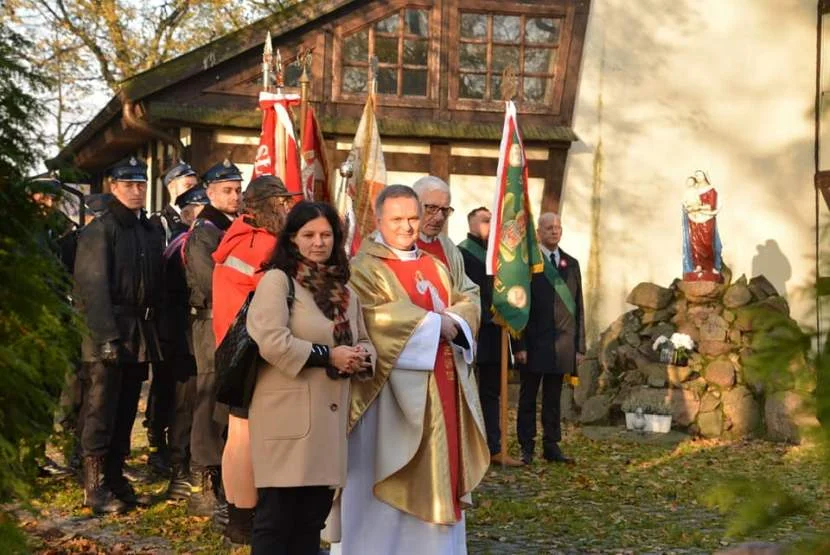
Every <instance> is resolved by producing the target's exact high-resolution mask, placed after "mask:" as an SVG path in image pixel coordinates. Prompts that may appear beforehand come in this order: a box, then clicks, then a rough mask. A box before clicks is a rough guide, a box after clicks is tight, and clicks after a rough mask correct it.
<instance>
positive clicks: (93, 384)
mask: <svg viewBox="0 0 830 555" xmlns="http://www.w3.org/2000/svg"><path fill="white" fill-rule="evenodd" d="M145 379H147V365H146V364H104V363H102V362H89V363H85V364H84V369H83V382H84V384H83V387H84V391H85V393H86V396H85V398H84V407H83V410H82V413H83V419H84V422H83V432H82V435H81V448H82V449H83V454H84V456H93V457H107V459H108V460H117V459H122V460H123V459H125V458H126V457H128V456H129V454H130V434H131V433H132V431H133V423H134V422H135V415H136V411H137V410H138V398H139V396H140V395H141V382H143V381H144V380H145Z"/></svg>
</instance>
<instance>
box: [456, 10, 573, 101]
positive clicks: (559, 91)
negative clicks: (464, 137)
mask: <svg viewBox="0 0 830 555" xmlns="http://www.w3.org/2000/svg"><path fill="white" fill-rule="evenodd" d="M462 13H480V14H482V15H487V16H488V17H489V19H488V26H487V27H488V30H487V39H486V43H484V42H482V44H488V48H487V52H488V56H487V72H486V73H485V75H491V74H492V72H490V67H491V65H492V60H491V57H492V54H491V51H492V48H491V47H490V46H492V45H493V44H494V42H493V40H492V25H491V24H489V21H492V17H493V16H502V15H504V16H525V17H532V18H541V17H552V18H560V19H562V26H561V28H560V36H559V47H558V49H557V51H558V52H557V58H556V66H555V69H554V73H553V91H552V93H550V98H551V99H550V102H549V103H544V104H541V103H529V102H525V101H523V100H522V98H521V92H522V91H521V90H520V91H517V98H516V99H515V100H516V105H517V107H518V109H519V111H520V112H521V113H526V114H544V115H553V116H557V115H559V114H560V112H561V109H562V95H563V91H564V87H565V79H566V78H567V75H566V73H567V67H568V60H569V58H570V48H571V42H572V39H573V32H574V13H575V3H574V2H573V1H572V0H553V1H551V2H550V4H549V5H545V6H542V5H536V4H512V5H506V4H503V3H500V2H495V1H492V0H482V1H479V2H476V3H475V4H471V5H459V3H456V5H454V6H453V8H452V9H451V10H450V14H449V21H448V29H449V44H450V48H449V50H450V52H449V99H448V107H449V108H450V109H451V110H471V111H478V112H500V111H503V110H504V102H503V101H502V100H486V99H485V100H482V99H472V98H459V96H458V94H459V85H458V79H459V76H460V75H461V74H462V73H466V72H462V71H460V60H459V57H460V54H461V48H460V45H461V14H462ZM520 33H521V34H520V39H519V44H518V45H517V46H518V48H519V56H520V59H521V58H523V57H524V50H525V43H524V34H525V26H524V25H522V26H521V30H520ZM496 45H497V46H498V44H496ZM516 69H517V70H520V69H521V68H516ZM469 73H476V72H469ZM518 73H519V74H521V72H520V71H519V72H518ZM526 76H528V77H533V76H534V75H533V74H527V75H526ZM487 81H489V79H488V80H487ZM485 86H488V87H489V86H490V85H489V83H487V84H486V85H485Z"/></svg>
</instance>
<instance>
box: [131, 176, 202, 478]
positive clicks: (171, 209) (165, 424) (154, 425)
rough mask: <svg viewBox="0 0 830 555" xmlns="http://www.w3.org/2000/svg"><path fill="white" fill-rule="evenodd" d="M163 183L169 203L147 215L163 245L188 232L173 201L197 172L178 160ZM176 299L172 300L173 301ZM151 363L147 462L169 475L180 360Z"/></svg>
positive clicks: (189, 185)
mask: <svg viewBox="0 0 830 555" xmlns="http://www.w3.org/2000/svg"><path fill="white" fill-rule="evenodd" d="M162 183H164V185H165V187H167V191H168V193H169V194H170V202H169V204H167V206H165V207H164V208H162V209H161V211H159V212H158V213H157V214H154V215H153V217H152V218H150V222H152V223H153V224H155V225H158V226H159V227H160V228H161V230H162V232H163V233H164V246H165V248H166V247H167V246H168V245H169V244H170V242H171V241H172V240H173V239H174V238H175V237H176V236H178V235H181V234H182V233H184V232H185V231H187V229H188V227H189V225H187V224H185V223H184V222H183V221H182V210H181V208H180V207H179V206H177V205H176V200H177V199H178V198H179V197H180V196H181V194H182V193H184V192H186V191H188V190H190V189H192V188H193V187H195V186H196V185H198V184H199V178H198V177H197V176H196V171H195V170H194V169H193V168H192V167H190V165H189V164H187V163H186V162H182V161H179V162H178V163H177V164H176V165H174V166H173V167H172V168H170V169H169V170H167V172H166V173H165V174H164V176H163V177H162ZM177 300H178V299H175V300H174V301H173V302H176V301H177ZM175 333H179V334H181V335H182V336H183V337H184V336H185V335H186V334H187V330H186V327H182V328H179V329H178V330H175ZM164 358H165V360H166V361H167V362H165V363H162V364H157V365H154V366H153V378H152V381H151V382H150V394H149V396H148V398H147V410H146V411H145V413H144V427H145V428H147V443H148V444H149V450H150V455H149V457H148V458H147V464H148V465H149V466H150V468H151V470H152V471H153V472H155V473H157V474H159V475H162V476H167V475H169V474H170V470H171V468H170V464H171V463H170V450H169V446H168V442H169V438H168V428H169V426H170V420H171V418H172V417H173V405H174V403H175V401H174V397H175V391H176V378H175V374H176V368H175V367H174V365H178V364H181V363H182V361H180V360H170V357H167V356H165V357H164Z"/></svg>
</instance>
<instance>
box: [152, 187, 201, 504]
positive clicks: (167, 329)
mask: <svg viewBox="0 0 830 555" xmlns="http://www.w3.org/2000/svg"><path fill="white" fill-rule="evenodd" d="M209 203H210V200H209V199H208V197H207V193H206V191H205V189H204V187H202V186H197V187H193V188H192V189H188V190H187V191H185V192H184V193H182V194H180V195H179V196H178V198H177V199H176V206H177V207H178V208H179V210H181V216H182V223H183V224H184V227H182V226H178V227H177V230H178V231H177V232H176V233H177V235H175V236H174V237H173V239H172V240H171V242H170V244H169V245H168V246H167V248H166V249H165V250H164V285H165V288H164V290H165V301H164V304H165V306H166V307H167V311H166V314H165V316H166V317H165V319H164V321H163V322H161V327H160V333H161V342H162V349H163V353H164V361H165V366H166V368H168V369H169V370H170V373H171V376H172V377H173V380H174V384H175V395H174V403H173V417H172V420H171V421H170V426H169V428H168V429H167V440H168V442H169V447H170V464H171V466H172V475H171V477H170V484H169V485H168V487H167V497H168V498H170V499H189V498H190V490H191V486H192V484H191V479H190V432H191V429H192V426H193V406H194V404H195V402H196V401H195V399H196V359H195V358H194V357H193V342H192V340H191V339H192V338H191V334H190V320H189V318H190V295H189V292H188V289H187V279H186V278H185V274H184V266H183V265H182V256H181V250H182V249H181V245H182V242H183V241H184V240H185V239H186V238H187V233H186V230H187V229H189V227H190V225H191V224H192V223H193V221H194V220H195V219H196V217H197V216H198V215H199V213H200V212H201V210H203V209H204V207H205V206H207V205H208V204H209Z"/></svg>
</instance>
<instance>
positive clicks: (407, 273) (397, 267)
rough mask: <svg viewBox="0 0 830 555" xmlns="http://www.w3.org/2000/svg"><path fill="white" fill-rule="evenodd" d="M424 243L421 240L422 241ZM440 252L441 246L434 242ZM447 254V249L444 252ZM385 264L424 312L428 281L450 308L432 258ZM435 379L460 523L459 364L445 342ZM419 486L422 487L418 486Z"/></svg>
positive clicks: (428, 304) (440, 345)
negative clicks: (423, 282) (421, 283)
mask: <svg viewBox="0 0 830 555" xmlns="http://www.w3.org/2000/svg"><path fill="white" fill-rule="evenodd" d="M419 243H420V241H419ZM434 243H435V244H436V245H437V247H438V248H439V249H441V244H440V243H439V242H438V241H435V242H434ZM441 252H442V253H443V249H441ZM384 262H386V264H387V265H388V266H389V267H390V269H391V270H392V271H393V272H395V275H396V276H397V278H398V281H400V283H401V285H402V286H403V288H404V289H405V290H406V292H407V293H408V294H409V299H410V300H411V301H412V303H413V304H415V305H417V306H420V307H421V308H423V309H424V310H429V311H433V310H434V307H433V304H432V295H431V294H430V290H429V289H427V290H426V291H424V292H423V293H420V292H419V291H418V282H419V281H420V280H421V279H424V280H427V281H429V282H430V283H432V284H433V285H434V286H435V290H436V292H437V293H438V297H439V298H440V299H441V302H443V303H444V306H449V293H448V291H447V290H446V289H445V288H444V286H443V284H442V283H441V277H440V276H439V275H438V268H437V267H436V264H435V261H434V260H432V259H431V258H430V257H429V256H421V257H419V258H418V259H417V260H410V261H404V260H392V259H388V258H387V259H385V260H384ZM433 377H434V378H435V385H436V386H437V388H438V395H439V396H440V397H441V407H442V409H443V413H444V427H445V428H446V430H447V454H448V455H449V459H450V460H449V463H450V483H451V484H452V489H453V492H455V493H454V495H453V506H454V508H455V518H456V520H461V505H460V504H459V499H458V498H459V495H460V494H459V465H460V458H461V457H460V452H459V443H458V427H459V426H458V387H457V384H456V376H455V362H454V361H453V354H452V346H450V344H449V343H447V342H446V341H444V340H443V339H442V340H441V341H440V342H439V343H438V352H437V353H436V355H435V364H434V366H433ZM415 487H418V486H417V485H416V486H415Z"/></svg>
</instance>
